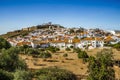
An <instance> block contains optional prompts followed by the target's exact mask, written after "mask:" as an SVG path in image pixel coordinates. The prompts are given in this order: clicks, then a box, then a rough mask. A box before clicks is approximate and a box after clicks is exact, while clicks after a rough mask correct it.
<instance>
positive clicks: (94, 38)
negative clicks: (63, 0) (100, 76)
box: [6, 22, 120, 50]
mask: <svg viewBox="0 0 120 80" xmlns="http://www.w3.org/2000/svg"><path fill="white" fill-rule="evenodd" d="M7 34H8V35H9V36H8V37H7V38H6V39H7V41H8V42H9V43H10V44H11V45H12V46H23V45H28V46H30V47H32V48H47V47H49V46H54V47H58V48H60V49H61V50H64V49H65V48H67V47H69V48H70V47H74V48H77V47H78V48H81V49H95V48H103V47H104V45H106V44H116V43H118V42H120V32H119V31H105V30H102V29H99V28H96V29H85V28H81V27H80V28H64V27H63V26H61V25H58V24H52V23H51V22H49V23H46V24H42V25H38V26H33V27H28V28H23V29H22V30H16V31H14V32H8V33H7ZM13 34H14V35H13ZM10 35H12V36H10Z"/></svg>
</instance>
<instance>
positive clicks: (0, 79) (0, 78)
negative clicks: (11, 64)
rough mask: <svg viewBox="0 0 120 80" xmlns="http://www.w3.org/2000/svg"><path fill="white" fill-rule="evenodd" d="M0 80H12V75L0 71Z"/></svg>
mask: <svg viewBox="0 0 120 80" xmlns="http://www.w3.org/2000/svg"><path fill="white" fill-rule="evenodd" d="M0 80H13V75H12V73H10V72H7V71H4V70H1V69H0Z"/></svg>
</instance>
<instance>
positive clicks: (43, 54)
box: [39, 52, 52, 58]
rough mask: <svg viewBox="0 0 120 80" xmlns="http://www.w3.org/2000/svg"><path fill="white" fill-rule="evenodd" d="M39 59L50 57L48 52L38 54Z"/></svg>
mask: <svg viewBox="0 0 120 80" xmlns="http://www.w3.org/2000/svg"><path fill="white" fill-rule="evenodd" d="M39 57H40V58H50V57H52V55H51V54H50V53H49V52H42V53H40V54H39Z"/></svg>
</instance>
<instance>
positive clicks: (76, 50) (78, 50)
mask: <svg viewBox="0 0 120 80" xmlns="http://www.w3.org/2000/svg"><path fill="white" fill-rule="evenodd" d="M73 52H76V53H79V52H81V49H80V48H74V49H73Z"/></svg>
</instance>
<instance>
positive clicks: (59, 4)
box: [0, 0, 120, 34]
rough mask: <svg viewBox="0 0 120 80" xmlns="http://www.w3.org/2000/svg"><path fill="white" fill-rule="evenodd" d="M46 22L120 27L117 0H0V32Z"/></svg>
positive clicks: (85, 26) (108, 28)
mask: <svg viewBox="0 0 120 80" xmlns="http://www.w3.org/2000/svg"><path fill="white" fill-rule="evenodd" d="M47 22H52V23H53V24H60V25H62V26H64V27H84V28H101V29H105V30H120V0H0V34H4V33H6V32H8V31H13V30H17V29H22V28H24V27H30V26H34V25H39V24H43V23H47Z"/></svg>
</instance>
